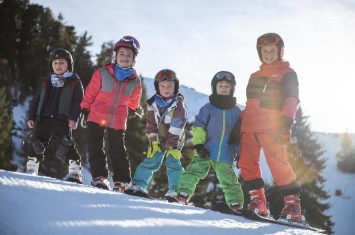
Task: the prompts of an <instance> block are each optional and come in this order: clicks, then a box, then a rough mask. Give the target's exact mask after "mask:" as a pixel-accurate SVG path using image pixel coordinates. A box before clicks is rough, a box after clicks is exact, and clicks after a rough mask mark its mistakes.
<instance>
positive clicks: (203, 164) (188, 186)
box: [177, 156, 244, 207]
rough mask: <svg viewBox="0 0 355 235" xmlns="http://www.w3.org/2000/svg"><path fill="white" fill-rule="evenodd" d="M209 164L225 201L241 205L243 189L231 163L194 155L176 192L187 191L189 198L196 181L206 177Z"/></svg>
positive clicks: (229, 203) (242, 202)
mask: <svg viewBox="0 0 355 235" xmlns="http://www.w3.org/2000/svg"><path fill="white" fill-rule="evenodd" d="M211 166H212V167H213V169H214V170H215V172H216V175H217V178H218V180H219V183H220V186H221V189H222V191H223V193H224V197H225V200H226V203H227V204H228V205H232V204H234V203H238V204H239V205H240V206H241V207H242V206H243V204H244V195H243V191H242V188H241V185H240V183H239V182H238V178H237V176H236V175H235V172H234V170H233V165H232V164H230V163H227V162H217V161H214V160H205V159H201V158H200V157H198V156H195V158H194V159H193V160H192V161H191V163H190V165H189V166H188V167H187V169H186V172H185V173H183V174H182V176H181V179H180V182H179V187H178V190H177V192H178V193H181V192H183V193H187V195H188V197H189V199H190V198H191V197H192V196H193V194H194V192H195V189H196V185H197V184H198V182H199V181H200V180H201V179H204V178H206V177H207V174H208V171H209V168H210V167H211Z"/></svg>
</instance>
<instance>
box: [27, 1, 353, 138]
mask: <svg viewBox="0 0 355 235" xmlns="http://www.w3.org/2000/svg"><path fill="white" fill-rule="evenodd" d="M30 2H31V3H38V4H41V5H43V6H45V7H49V8H50V9H51V10H52V12H53V13H54V15H55V16H58V14H59V13H61V14H62V15H63V17H64V22H65V24H67V25H73V26H74V27H75V29H76V30H77V33H78V35H82V34H83V33H84V32H85V31H87V32H88V34H89V35H91V36H92V41H93V45H92V46H91V47H90V51H91V52H92V55H93V56H94V55H96V54H97V53H99V52H100V48H101V45H102V44H103V43H104V42H109V41H114V42H115V41H118V40H119V39H120V38H121V37H122V36H124V35H132V36H134V37H136V38H137V39H138V40H139V42H140V45H141V50H140V52H139V55H138V57H137V63H136V67H135V68H136V69H137V71H138V72H139V73H141V74H142V75H143V76H146V77H154V76H155V74H156V73H157V72H158V71H159V70H161V69H164V68H169V69H173V70H174V71H175V72H176V73H177V76H178V77H179V79H180V81H181V83H182V84H184V85H186V86H188V87H192V88H194V89H195V90H197V91H199V92H202V93H205V94H210V92H211V89H210V81H211V79H212V77H213V75H214V74H215V73H216V72H218V71H220V70H228V71H231V72H232V73H233V74H234V75H235V76H236V79H237V87H236V92H235V95H236V97H237V102H238V103H239V104H241V105H245V101H246V92H245V91H246V86H247V84H248V80H249V76H250V74H251V73H253V72H255V71H256V70H258V68H259V66H260V61H259V58H258V55H257V52H256V48H255V44H256V39H257V38H258V37H259V36H260V35H262V34H264V33H268V32H276V33H278V34H279V35H281V37H282V38H283V40H284V42H285V54H284V59H285V60H286V61H289V62H290V64H291V67H292V68H293V69H294V70H295V71H296V72H297V75H298V79H299V84H300V85H299V89H300V101H301V103H300V106H301V107H302V109H303V112H304V114H305V115H307V116H309V122H310V124H311V129H312V130H313V131H322V132H340V133H343V132H346V131H347V132H355V121H354V116H355V108H354V105H353V102H354V100H355V89H354V88H355V87H354V85H355V81H354V80H355V76H354V73H353V71H352V68H353V67H354V65H355V58H354V53H355V31H354V28H355V1H353V0H312V1H309V0H298V1H282V0H268V1H263V0H249V1H243V0H220V1H215V0H194V1H192V0H180V1H172V0H155V1H148V0H140V1H121V0H119V1H118V0H116V1H114V0H106V1H94V0H75V1H71V0H61V1H50V0H31V1H30ZM93 59H94V57H93ZM186 102H188V100H186Z"/></svg>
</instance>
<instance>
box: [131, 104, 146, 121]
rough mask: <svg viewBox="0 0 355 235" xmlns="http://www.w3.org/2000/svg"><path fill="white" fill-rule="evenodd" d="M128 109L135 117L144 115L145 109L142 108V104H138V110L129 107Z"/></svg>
mask: <svg viewBox="0 0 355 235" xmlns="http://www.w3.org/2000/svg"><path fill="white" fill-rule="evenodd" d="M128 111H129V114H130V115H133V117H138V118H140V119H141V118H143V116H144V109H143V108H142V106H138V108H136V110H132V109H129V110H128Z"/></svg>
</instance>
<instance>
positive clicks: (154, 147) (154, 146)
mask: <svg viewBox="0 0 355 235" xmlns="http://www.w3.org/2000/svg"><path fill="white" fill-rule="evenodd" d="M156 152H161V149H160V143H159V141H152V142H150V146H149V148H148V150H147V157H149V158H150V157H153V156H154V154H155V153H156Z"/></svg>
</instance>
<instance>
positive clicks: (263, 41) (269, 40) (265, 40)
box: [256, 33, 285, 60]
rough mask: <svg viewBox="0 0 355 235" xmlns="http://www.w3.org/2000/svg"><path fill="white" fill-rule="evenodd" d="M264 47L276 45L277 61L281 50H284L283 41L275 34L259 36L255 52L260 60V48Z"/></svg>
mask: <svg viewBox="0 0 355 235" xmlns="http://www.w3.org/2000/svg"><path fill="white" fill-rule="evenodd" d="M266 45H276V46H277V48H278V57H279V58H278V60H281V59H282V58H281V49H282V48H284V46H285V45H284V41H283V40H282V38H281V37H280V35H278V34H276V33H266V34H263V35H261V36H260V37H259V38H258V40H257V41H256V50H257V51H258V55H259V58H260V60H262V59H261V48H262V47H263V46H266Z"/></svg>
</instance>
